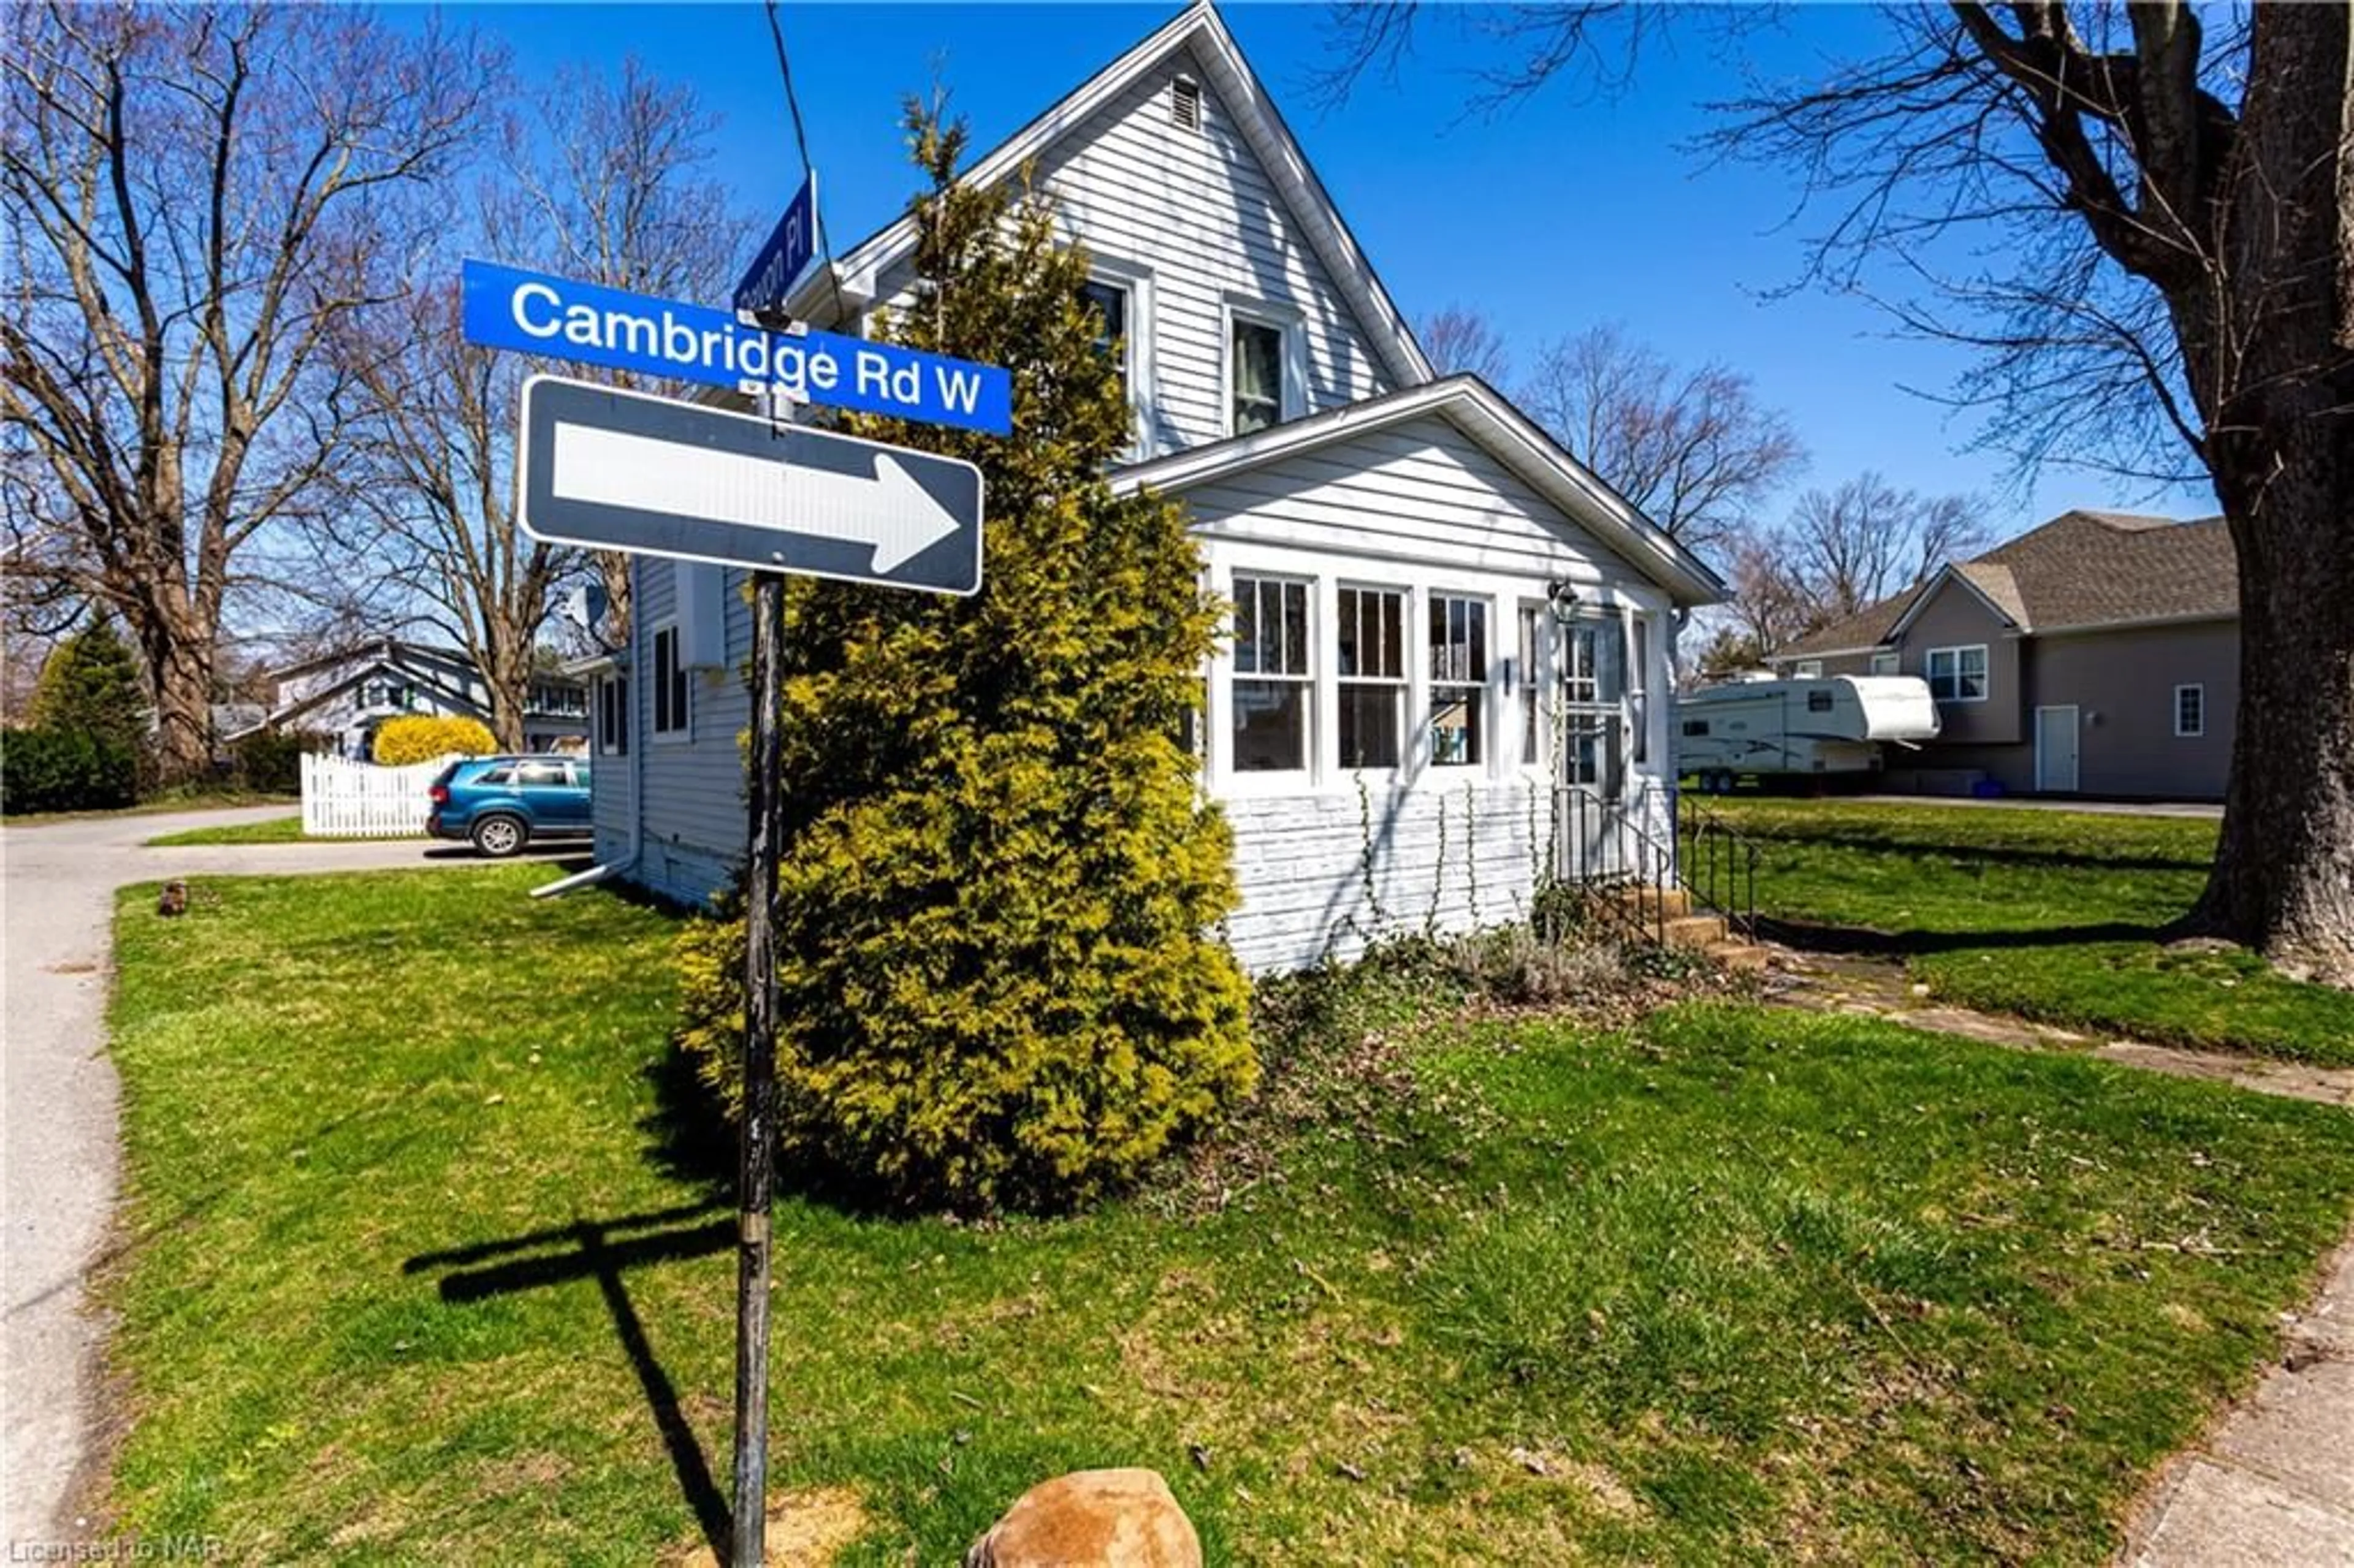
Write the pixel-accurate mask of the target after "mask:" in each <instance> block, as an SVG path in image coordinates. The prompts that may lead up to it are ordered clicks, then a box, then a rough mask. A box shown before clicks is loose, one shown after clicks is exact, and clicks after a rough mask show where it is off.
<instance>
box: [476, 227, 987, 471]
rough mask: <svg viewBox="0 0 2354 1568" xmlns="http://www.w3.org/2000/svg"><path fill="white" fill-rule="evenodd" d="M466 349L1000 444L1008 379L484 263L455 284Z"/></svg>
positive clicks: (912, 352)
mask: <svg viewBox="0 0 2354 1568" xmlns="http://www.w3.org/2000/svg"><path fill="white" fill-rule="evenodd" d="M461 281H462V289H461V292H462V294H463V297H464V310H463V318H462V319H463V322H464V326H465V334H466V341H467V342H468V343H476V344H482V346H484V347H485V348H512V349H519V350H521V351H522V352H524V353H525V354H539V355H547V356H548V357H550V358H554V359H571V360H578V362H579V363H581V364H583V365H601V366H606V367H607V368H609V369H613V370H634V371H636V372H638V373H639V374H641V375H644V376H665V377H668V378H670V379H672V380H677V381H695V382H700V383H702V384H703V385H705V386H708V387H731V388H735V387H744V386H746V385H748V384H750V385H756V386H759V387H767V388H772V389H774V390H776V391H779V392H781V393H782V394H784V396H786V397H789V398H796V399H800V398H806V399H807V400H808V401H810V402H812V403H822V404H824V405H826V406H827V407H828V408H851V409H855V410H856V411H858V412H860V413H864V414H883V415H887V416H889V417H891V418H900V419H914V420H917V421H918V422H920V423H923V424H928V425H953V426H955V427H957V428H958V429H967V430H986V431H988V432H990V433H991V434H992V435H1000V436H1002V435H1007V434H1010V433H1011V432H1012V431H1013V376H1011V375H1010V374H1008V373H1007V372H1006V371H1005V370H1004V368H1003V367H1002V366H994V365H975V364H973V363H972V362H970V360H963V359H950V358H949V356H948V355H941V354H927V353H925V352H924V351H923V350H921V349H914V348H900V347H897V346H896V345H894V344H887V343H869V342H867V341H866V340H865V339H864V338H858V337H844V336H843V335H842V334H839V333H830V332H811V333H806V334H799V335H793V334H781V333H772V332H765V331H763V330H761V329H760V328H758V327H751V326H746V325H745V324H744V323H741V322H739V321H737V319H736V317H735V316H734V315H733V314H731V313H728V312H726V311H716V310H713V309H711V308H710V307H709V306H707V305H690V304H685V303H683V302H679V301H676V300H658V299H654V298H652V297H650V296H648V295H645V294H632V293H629V292H626V291H622V290H620V289H608V288H603V287H601V286H599V285H598V284H595V283H579V282H575V281H572V280H570V279H568V278H553V277H549V276H547V275H546V274H544V273H539V272H526V271H524V270H521V269H520V268H515V267H501V266H498V265H496V264H495V263H493V262H489V261H472V260H470V261H468V262H467V263H466V264H465V267H464V268H463V270H462V272H461Z"/></svg>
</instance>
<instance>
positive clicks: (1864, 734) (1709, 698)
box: [1676, 675, 1937, 794]
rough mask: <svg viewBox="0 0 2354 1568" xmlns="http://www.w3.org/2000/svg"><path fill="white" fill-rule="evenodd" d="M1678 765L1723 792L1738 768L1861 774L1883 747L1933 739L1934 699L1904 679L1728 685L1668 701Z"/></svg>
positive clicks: (1919, 683) (1826, 678)
mask: <svg viewBox="0 0 2354 1568" xmlns="http://www.w3.org/2000/svg"><path fill="white" fill-rule="evenodd" d="M1676 717H1677V719H1678V721H1679V722H1678V723H1677V725H1676V732H1677V733H1676V768H1677V771H1678V772H1680V773H1691V774H1697V775H1698V776H1699V778H1700V787H1701V788H1702V789H1703V790H1706V791H1708V792H1709V793H1711V794H1723V793H1724V792H1726V791H1727V790H1730V789H1732V788H1733V781H1734V779H1736V778H1738V777H1739V776H1740V775H1742V774H1744V773H1762V774H1792V773H1797V774H1807V775H1809V776H1811V775H1815V774H1828V773H1869V772H1872V770H1874V769H1876V768H1879V767H1880V760H1881V758H1880V748H1881V747H1882V744H1883V743H1885V744H1892V745H1896V746H1903V747H1913V746H1917V745H1919V744H1920V743H1921V742H1922V741H1925V740H1935V738H1936V736H1937V704H1936V701H1935V699H1934V698H1932V697H1931V696H1930V695H1929V685H1928V683H1927V682H1925V681H1923V680H1920V679H1917V678H1916V677H1914V676H1911V675H1823V676H1817V677H1814V678H1812V679H1808V680H1788V681H1776V680H1771V679H1765V680H1747V681H1728V682H1726V683H1723V684H1722V685H1716V686H1702V688H1701V689H1700V690H1698V691H1696V692H1689V693H1686V694H1684V695H1683V696H1681V697H1679V698H1678V699H1677V700H1676Z"/></svg>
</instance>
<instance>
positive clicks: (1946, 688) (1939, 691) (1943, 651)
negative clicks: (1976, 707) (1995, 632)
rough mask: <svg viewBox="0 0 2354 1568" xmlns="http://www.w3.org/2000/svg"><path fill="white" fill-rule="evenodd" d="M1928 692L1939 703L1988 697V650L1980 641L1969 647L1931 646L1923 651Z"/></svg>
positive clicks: (1971, 701) (1960, 701)
mask: <svg viewBox="0 0 2354 1568" xmlns="http://www.w3.org/2000/svg"><path fill="white" fill-rule="evenodd" d="M1922 666H1923V669H1924V670H1925V672H1926V673H1927V674H1928V677H1929V694H1930V695H1931V696H1933V697H1935V698H1936V699H1937V701H1939V702H1941V703H1982V702H1984V701H1986V699H1987V651H1986V644H1985V643H1983V642H1981V643H1978V644H1976V645H1975V646H1972V647H1968V648H1932V649H1930V650H1929V652H1927V653H1926V654H1925V655H1924V657H1923V661H1922Z"/></svg>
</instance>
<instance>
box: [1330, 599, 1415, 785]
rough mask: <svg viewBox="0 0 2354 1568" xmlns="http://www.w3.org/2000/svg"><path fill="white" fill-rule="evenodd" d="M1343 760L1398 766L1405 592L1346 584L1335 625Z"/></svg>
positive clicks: (1403, 688)
mask: <svg viewBox="0 0 2354 1568" xmlns="http://www.w3.org/2000/svg"><path fill="white" fill-rule="evenodd" d="M1335 643H1336V652H1337V653H1338V655H1339V660H1338V662H1337V664H1336V665H1335V671H1336V673H1338V674H1339V676H1340V681H1341V714H1340V730H1341V767H1343V768H1395V767H1396V766H1397V765H1398V741H1399V737H1400V736H1403V735H1404V734H1405V691H1406V685H1405V592H1404V590H1402V589H1399V588H1342V589H1341V598H1340V625H1339V626H1338V627H1337V628H1335Z"/></svg>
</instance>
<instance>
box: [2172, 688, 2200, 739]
mask: <svg viewBox="0 0 2354 1568" xmlns="http://www.w3.org/2000/svg"><path fill="white" fill-rule="evenodd" d="M2174 733H2175V734H2176V735H2178V736H2182V737H2183V738H2184V739H2186V740H2187V739H2191V738H2194V737H2196V736H2202V735H2205V734H2206V733H2207V688H2206V687H2204V686H2177V687H2175V688H2174Z"/></svg>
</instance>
